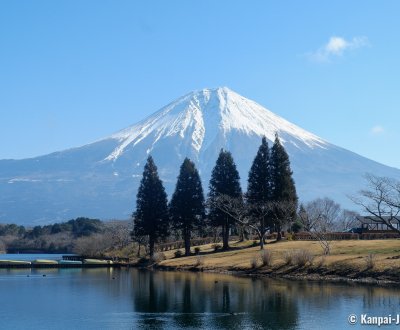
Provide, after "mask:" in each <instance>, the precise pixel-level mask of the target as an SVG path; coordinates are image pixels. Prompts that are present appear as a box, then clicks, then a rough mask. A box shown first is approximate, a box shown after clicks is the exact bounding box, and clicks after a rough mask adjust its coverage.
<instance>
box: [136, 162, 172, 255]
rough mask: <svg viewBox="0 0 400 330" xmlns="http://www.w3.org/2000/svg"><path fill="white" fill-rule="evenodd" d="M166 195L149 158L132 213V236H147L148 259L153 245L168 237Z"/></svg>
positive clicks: (154, 166)
mask: <svg viewBox="0 0 400 330" xmlns="http://www.w3.org/2000/svg"><path fill="white" fill-rule="evenodd" d="M168 220H169V219H168V206H167V194H166V193H165V190H164V187H163V184H162V181H161V180H160V178H159V177H158V172H157V166H156V165H155V164H154V161H153V158H152V157H151V156H149V157H148V158H147V163H146V165H145V167H144V171H143V177H142V180H141V182H140V186H139V190H138V193H137V199H136V211H135V212H134V213H133V221H134V234H135V235H136V236H148V243H149V250H150V257H152V256H153V254H154V244H155V243H156V242H158V241H159V240H160V239H161V238H164V237H165V236H167V235H168V227H169V223H168Z"/></svg>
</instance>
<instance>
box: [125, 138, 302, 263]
mask: <svg viewBox="0 0 400 330" xmlns="http://www.w3.org/2000/svg"><path fill="white" fill-rule="evenodd" d="M219 196H229V197H230V198H232V199H235V200H236V201H240V205H243V208H244V207H245V205H247V204H248V205H253V204H257V203H258V204H260V203H261V204H262V203H268V202H273V201H279V202H288V203H291V204H295V205H296V207H295V208H294V209H297V194H296V188H295V184H294V181H293V178H292V171H291V169H290V162H289V157H288V155H287V153H286V151H285V149H284V148H283V146H282V144H281V143H280V140H279V138H278V136H276V137H275V142H274V144H273V146H272V148H269V147H268V143H267V140H266V138H265V137H264V138H263V139H262V143H261V145H260V147H259V149H258V152H257V155H256V157H255V159H254V161H253V164H252V166H251V169H250V171H249V176H248V189H247V192H246V193H245V194H243V193H242V189H241V186H240V177H239V173H238V171H237V169H236V164H235V162H234V160H233V158H232V155H231V153H230V152H229V151H225V150H223V149H222V150H221V151H220V153H219V156H218V159H217V161H216V164H215V167H214V169H213V170H212V175H211V180H210V183H209V193H208V198H207V201H206V200H205V198H204V192H203V188H202V184H201V179H200V175H199V173H198V171H197V169H196V166H195V164H194V163H193V162H192V161H191V160H190V159H188V158H185V160H184V162H183V163H182V165H181V167H180V171H179V175H178V179H177V183H176V187H175V191H174V193H173V195H172V198H171V200H170V202H169V203H168V200H167V194H166V192H165V189H164V187H163V184H162V181H161V179H160V178H159V176H158V172H157V167H156V165H155V163H154V160H153V158H152V157H151V156H149V157H148V159H147V163H146V165H145V167H144V171H143V177H142V180H141V183H140V187H139V190H138V193H137V202H136V211H135V212H134V213H133V221H134V231H133V235H134V236H135V237H137V238H140V237H142V238H143V237H146V238H147V242H148V246H149V253H150V256H153V254H154V246H155V244H156V243H158V242H160V241H163V240H165V239H166V238H167V237H168V236H169V235H170V234H171V231H173V232H175V233H179V235H180V237H181V238H182V239H183V240H184V243H185V244H184V246H185V255H189V254H190V239H191V237H192V235H193V233H194V232H196V233H197V234H200V235H207V230H206V228H221V229H222V232H221V235H222V242H223V248H225V249H226V248H228V247H229V245H228V241H229V234H230V231H231V229H232V228H233V226H234V225H235V220H236V219H235V217H234V216H232V215H231V214H230V213H229V212H224V210H223V209H221V208H219V207H218V205H217V204H216V203H212V201H213V200H215V199H217V198H218V197H219ZM251 212H252V211H251V209H249V211H248V213H249V214H248V215H247V216H248V217H250V218H251V217H252V218H253V220H255V221H257V222H258V223H259V225H260V226H261V227H263V228H264V227H265V228H266V227H268V228H274V229H275V230H276V231H277V232H278V233H280V231H281V226H282V223H283V220H282V218H283V215H282V217H280V216H277V215H276V212H275V215H274V217H271V215H270V214H268V213H267V214H263V216H260V215H259V214H250V213H251ZM292 216H293V217H294V216H295V214H293V215H292ZM260 241H261V242H260V243H261V244H263V242H262V241H263V237H261V239H260Z"/></svg>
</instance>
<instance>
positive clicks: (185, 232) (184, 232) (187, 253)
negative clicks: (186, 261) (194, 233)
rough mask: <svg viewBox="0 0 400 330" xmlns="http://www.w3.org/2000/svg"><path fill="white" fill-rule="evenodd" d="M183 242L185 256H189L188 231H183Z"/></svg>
mask: <svg viewBox="0 0 400 330" xmlns="http://www.w3.org/2000/svg"><path fill="white" fill-rule="evenodd" d="M183 240H184V241H185V256H190V230H188V229H187V228H185V229H184V230H183Z"/></svg>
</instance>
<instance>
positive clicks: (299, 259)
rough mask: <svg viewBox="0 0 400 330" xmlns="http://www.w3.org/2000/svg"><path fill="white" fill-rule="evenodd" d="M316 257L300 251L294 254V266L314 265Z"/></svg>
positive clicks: (305, 251)
mask: <svg viewBox="0 0 400 330" xmlns="http://www.w3.org/2000/svg"><path fill="white" fill-rule="evenodd" d="M313 259H314V256H313V255H312V254H311V253H310V252H309V251H307V250H298V251H296V252H295V253H294V254H293V260H292V262H293V264H294V265H296V266H299V267H303V266H305V265H307V263H310V264H311V263H312V261H313Z"/></svg>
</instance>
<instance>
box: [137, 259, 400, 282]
mask: <svg viewBox="0 0 400 330" xmlns="http://www.w3.org/2000/svg"><path fill="white" fill-rule="evenodd" d="M132 267H135V268H142V269H154V270H159V271H173V272H191V273H214V274H224V275H232V276H239V277H248V278H260V279H262V278H271V279H286V280H291V281H311V282H321V283H346V284H366V285H375V286H390V285H393V284H395V285H400V278H399V280H398V281H395V280H393V279H379V278H375V277H362V278H350V277H345V276H339V275H320V274H316V273H308V274H304V273H301V272H299V273H297V274H279V273H274V272H273V271H272V272H262V271H261V272H260V271H257V270H228V269H204V268H195V267H188V268H182V267H172V266H164V265H157V264H156V265H151V266H148V267H144V266H138V265H135V266H132Z"/></svg>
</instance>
